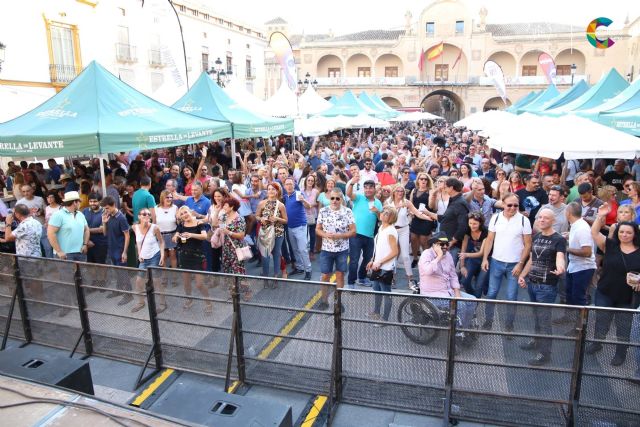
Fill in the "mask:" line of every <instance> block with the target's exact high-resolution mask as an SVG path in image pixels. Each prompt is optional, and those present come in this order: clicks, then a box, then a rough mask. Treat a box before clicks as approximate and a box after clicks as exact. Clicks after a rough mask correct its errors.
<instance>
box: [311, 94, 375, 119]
mask: <svg viewBox="0 0 640 427" xmlns="http://www.w3.org/2000/svg"><path fill="white" fill-rule="evenodd" d="M375 113H376V112H375V111H374V110H372V109H371V108H369V107H367V106H366V105H364V104H363V103H362V102H360V101H359V100H358V98H356V97H355V95H354V94H353V92H351V91H350V90H348V91H346V92H345V93H344V95H343V96H342V97H341V98H340V99H338V101H337V102H336V103H335V104H334V105H333V107H331V108H329V109H328V110H326V111H323V112H322V113H320V115H321V116H324V117H335V116H357V115H360V114H370V115H375Z"/></svg>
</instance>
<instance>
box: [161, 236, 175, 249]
mask: <svg viewBox="0 0 640 427" xmlns="http://www.w3.org/2000/svg"><path fill="white" fill-rule="evenodd" d="M174 234H175V233H167V234H164V233H162V239H163V240H164V248H165V249H167V250H170V251H173V250H175V249H176V246H177V245H178V244H177V243H174V242H173V240H172V239H173V235H174Z"/></svg>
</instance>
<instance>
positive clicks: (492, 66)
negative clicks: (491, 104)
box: [484, 61, 507, 105]
mask: <svg viewBox="0 0 640 427" xmlns="http://www.w3.org/2000/svg"><path fill="white" fill-rule="evenodd" d="M484 74H485V75H486V76H487V77H489V78H490V79H491V80H493V85H494V86H495V87H496V90H497V91H498V95H500V98H502V102H504V103H505V105H506V104H507V86H506V85H505V83H504V73H503V72H502V68H501V67H500V66H499V65H498V64H496V63H495V62H493V61H487V62H485V63H484Z"/></svg>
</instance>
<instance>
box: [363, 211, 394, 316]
mask: <svg viewBox="0 0 640 427" xmlns="http://www.w3.org/2000/svg"><path fill="white" fill-rule="evenodd" d="M397 219H398V211H396V209H395V208H394V207H391V206H386V207H385V208H384V209H382V213H381V214H380V221H381V222H382V224H381V225H380V228H379V229H378V234H377V235H376V238H375V241H374V248H373V257H372V258H371V261H370V262H369V264H367V270H368V272H369V279H370V280H371V281H372V282H373V285H372V287H373V290H374V291H375V292H376V295H375V302H374V307H373V312H372V313H370V314H369V317H370V318H371V319H373V320H381V319H382V320H384V321H387V320H389V313H391V297H389V296H385V297H384V311H383V313H382V317H380V306H381V303H382V295H380V293H381V292H391V282H392V281H393V274H394V271H395V267H396V258H398V252H399V251H398V231H397V230H396V228H395V226H394V224H395V223H396V220H397ZM375 326H383V325H382V324H376V325H375Z"/></svg>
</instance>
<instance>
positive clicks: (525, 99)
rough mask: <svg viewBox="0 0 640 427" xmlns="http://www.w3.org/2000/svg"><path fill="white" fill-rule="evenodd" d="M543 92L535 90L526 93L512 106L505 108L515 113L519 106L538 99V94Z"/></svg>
mask: <svg viewBox="0 0 640 427" xmlns="http://www.w3.org/2000/svg"><path fill="white" fill-rule="evenodd" d="M541 93H542V92H535V91H532V92H529V93H528V94H527V95H525V96H523V97H522V98H520V99H519V100H518V101H517V102H516V103H515V104H513V105H512V106H511V107H509V108H505V111H508V112H509V113H515V112H516V111H518V108H521V107H524V106H525V105H527V104H529V103H530V102H532V101H533V100H534V99H536V98H537V97H538V96H540V94H541Z"/></svg>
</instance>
